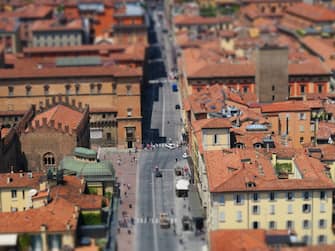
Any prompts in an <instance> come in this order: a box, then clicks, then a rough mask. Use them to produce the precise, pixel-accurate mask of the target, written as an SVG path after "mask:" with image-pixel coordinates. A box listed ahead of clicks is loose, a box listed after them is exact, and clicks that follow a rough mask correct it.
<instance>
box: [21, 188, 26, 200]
mask: <svg viewBox="0 0 335 251" xmlns="http://www.w3.org/2000/svg"><path fill="white" fill-rule="evenodd" d="M25 197H26V194H25V192H24V190H22V199H25Z"/></svg>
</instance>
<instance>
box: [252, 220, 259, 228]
mask: <svg viewBox="0 0 335 251" xmlns="http://www.w3.org/2000/svg"><path fill="white" fill-rule="evenodd" d="M252 228H253V229H258V228H259V222H258V221H254V222H253V223H252Z"/></svg>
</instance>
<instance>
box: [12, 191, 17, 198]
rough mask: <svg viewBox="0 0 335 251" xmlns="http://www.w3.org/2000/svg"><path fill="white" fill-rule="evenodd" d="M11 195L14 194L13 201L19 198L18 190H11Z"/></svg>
mask: <svg viewBox="0 0 335 251" xmlns="http://www.w3.org/2000/svg"><path fill="white" fill-rule="evenodd" d="M11 194H12V199H16V198H17V192H16V190H11Z"/></svg>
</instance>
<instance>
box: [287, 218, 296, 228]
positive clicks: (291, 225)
mask: <svg viewBox="0 0 335 251" xmlns="http://www.w3.org/2000/svg"><path fill="white" fill-rule="evenodd" d="M293 227H294V223H293V221H291V220H288V221H286V228H287V229H293Z"/></svg>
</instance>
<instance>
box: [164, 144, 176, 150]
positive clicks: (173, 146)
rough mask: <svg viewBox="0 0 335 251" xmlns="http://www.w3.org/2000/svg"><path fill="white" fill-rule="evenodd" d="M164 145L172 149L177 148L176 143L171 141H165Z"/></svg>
mask: <svg viewBox="0 0 335 251" xmlns="http://www.w3.org/2000/svg"><path fill="white" fill-rule="evenodd" d="M165 147H166V148H167V149H170V150H173V149H176V148H177V145H176V144H173V143H166V144H165Z"/></svg>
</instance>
